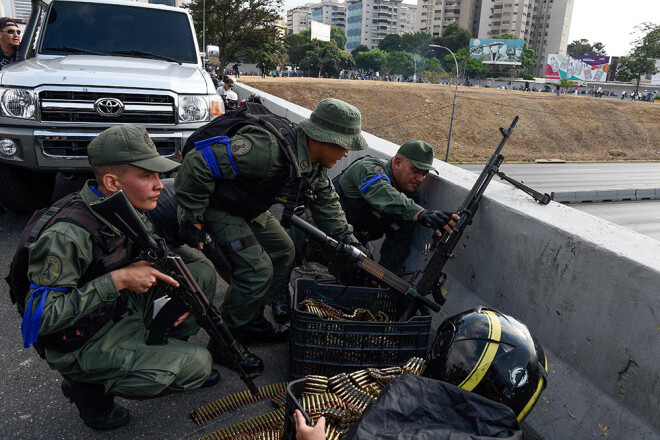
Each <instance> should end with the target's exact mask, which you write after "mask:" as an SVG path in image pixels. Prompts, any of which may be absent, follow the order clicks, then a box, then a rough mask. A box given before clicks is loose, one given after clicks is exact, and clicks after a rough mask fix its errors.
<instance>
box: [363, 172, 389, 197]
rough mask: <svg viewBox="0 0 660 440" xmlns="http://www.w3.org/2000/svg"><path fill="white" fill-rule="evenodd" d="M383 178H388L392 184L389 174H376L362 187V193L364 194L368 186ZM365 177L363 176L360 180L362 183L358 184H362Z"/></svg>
mask: <svg viewBox="0 0 660 440" xmlns="http://www.w3.org/2000/svg"><path fill="white" fill-rule="evenodd" d="M382 178H385V180H387V183H389V184H390V185H391V184H392V181H391V180H390V178H389V177H387V174H374V175H373V177H371V179H369V180H368V181H367V182H366V183H365V184H364V185H362V187H361V188H360V194H364V192H365V191H366V190H367V188H369V187H370V186H371V185H373V184H374V183H376V182H377V181H378V180H379V179H382ZM365 179H366V177H364V178H362V180H360V183H359V184H358V185H361V184H362V182H363V181H364V180H365Z"/></svg>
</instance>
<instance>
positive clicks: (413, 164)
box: [333, 141, 459, 271]
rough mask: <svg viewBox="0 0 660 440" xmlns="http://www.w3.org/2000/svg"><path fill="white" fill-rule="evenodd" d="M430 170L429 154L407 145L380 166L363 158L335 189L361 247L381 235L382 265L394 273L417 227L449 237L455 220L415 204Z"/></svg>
mask: <svg viewBox="0 0 660 440" xmlns="http://www.w3.org/2000/svg"><path fill="white" fill-rule="evenodd" d="M430 170H434V171H436V170H435V168H433V148H432V147H431V146H430V145H429V144H427V143H426V142H422V141H408V142H406V143H405V144H403V145H402V146H401V148H399V151H397V153H396V155H395V156H394V157H393V158H391V159H390V160H389V161H387V162H385V163H383V161H381V160H380V159H378V158H375V157H372V156H365V157H362V158H360V159H358V160H356V161H355V162H353V163H352V164H351V165H349V167H348V168H346V170H344V172H343V173H342V174H340V175H339V176H337V177H335V178H334V179H333V183H334V186H335V189H336V190H337V193H338V194H339V201H340V202H341V206H342V208H343V209H344V212H345V213H346V218H347V219H348V222H349V223H350V224H351V225H352V226H353V230H354V234H355V237H356V238H357V239H358V240H360V242H361V243H362V244H366V243H367V242H369V241H372V240H378V239H379V238H381V237H382V236H383V235H385V237H386V238H385V241H384V242H383V245H382V247H381V250H380V264H381V265H382V266H383V267H385V268H386V269H389V270H391V271H397V270H398V269H399V268H400V267H401V265H402V264H403V262H404V261H405V260H406V258H407V257H408V254H409V253H410V243H411V241H412V235H413V232H414V230H415V222H418V223H420V224H422V225H424V226H426V227H427V228H431V229H434V230H438V229H440V228H444V229H445V230H447V231H449V232H451V228H452V227H454V226H456V224H455V223H454V221H453V220H452V219H454V220H458V218H459V217H458V216H457V215H456V214H452V213H450V212H443V211H430V210H426V209H424V208H423V207H421V206H420V205H418V204H417V203H416V201H415V192H416V191H417V188H418V187H419V186H420V185H421V184H422V182H423V181H424V178H425V177H426V175H427V174H428V173H429V171H430Z"/></svg>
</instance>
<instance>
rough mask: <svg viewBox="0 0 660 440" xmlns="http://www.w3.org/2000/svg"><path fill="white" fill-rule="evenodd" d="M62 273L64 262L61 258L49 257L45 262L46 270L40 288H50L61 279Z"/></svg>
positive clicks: (42, 273)
mask: <svg viewBox="0 0 660 440" xmlns="http://www.w3.org/2000/svg"><path fill="white" fill-rule="evenodd" d="M61 273H62V262H61V261H60V259H59V258H57V257H55V256H53V255H49V256H47V257H46V261H44V268H43V270H42V271H41V277H39V285H40V286H50V285H52V284H53V283H54V282H55V281H57V279H58V278H59V277H60V274H61Z"/></svg>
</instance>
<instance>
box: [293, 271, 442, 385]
mask: <svg viewBox="0 0 660 440" xmlns="http://www.w3.org/2000/svg"><path fill="white" fill-rule="evenodd" d="M307 298H312V299H316V300H320V301H323V302H325V303H327V304H329V305H332V306H338V307H343V308H345V309H347V310H351V311H352V310H354V309H355V308H358V307H361V308H365V309H369V310H370V311H371V312H372V313H373V314H374V315H375V314H376V313H378V312H380V311H382V312H385V313H387V314H388V315H389V316H390V317H391V318H393V319H394V320H397V319H399V317H400V315H401V314H402V313H403V311H404V309H405V306H406V303H407V299H406V298H405V297H404V296H403V295H401V294H399V293H397V292H395V291H392V290H390V289H381V288H376V287H354V286H344V285H333V284H318V283H317V282H316V281H314V280H310V279H303V278H300V279H298V280H296V285H295V293H294V308H293V311H292V316H291V336H290V339H289V361H290V371H291V376H292V377H293V378H296V379H297V378H300V377H303V376H307V375H310V374H312V375H320V376H328V377H331V376H334V375H336V374H339V373H350V372H352V371H356V370H362V369H364V368H372V367H373V368H382V367H390V366H395V365H403V364H404V363H405V362H406V361H407V360H408V359H410V358H411V357H415V356H417V357H421V358H425V357H426V349H427V346H428V342H429V332H430V329H431V316H430V313H429V311H428V309H426V308H424V307H421V308H420V311H419V313H418V314H417V315H416V316H414V317H412V318H411V319H410V320H408V321H405V322H398V321H395V322H372V321H335V320H329V319H323V318H321V317H319V316H318V315H316V314H313V313H308V312H304V311H301V310H298V304H299V303H300V302H301V301H303V300H305V299H307Z"/></svg>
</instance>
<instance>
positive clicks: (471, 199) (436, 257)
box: [416, 116, 520, 302]
mask: <svg viewBox="0 0 660 440" xmlns="http://www.w3.org/2000/svg"><path fill="white" fill-rule="evenodd" d="M519 119H520V117H519V116H516V117H515V118H513V121H512V122H511V125H510V126H509V128H508V129H506V130H505V129H504V128H501V127H500V132H501V133H502V140H501V141H500V143H499V145H498V146H497V148H496V149H495V151H494V152H493V154H492V155H491V156H490V159H488V162H487V163H486V166H485V167H484V168H483V170H481V173H480V174H479V177H478V178H477V180H476V182H475V183H474V185H473V186H472V188H471V189H470V192H469V193H468V195H467V196H466V197H465V199H464V200H463V203H462V204H461V206H460V207H459V208H458V211H456V214H458V216H459V217H460V218H459V220H457V221H456V226H455V227H454V230H453V233H452V234H450V233H449V232H447V231H444V232H443V234H442V237H440V238H438V237H437V236H434V237H433V245H432V247H431V251H432V253H433V254H432V255H431V258H430V259H429V262H428V263H427V264H426V267H425V268H424V271H423V272H422V276H421V278H420V279H419V281H418V282H417V283H416V288H417V291H418V292H419V293H420V294H421V295H429V294H433V298H434V299H435V300H436V301H438V302H443V301H444V299H443V298H442V293H441V292H440V285H439V281H440V279H441V278H442V277H443V272H442V270H443V268H444V266H445V264H446V263H447V261H448V260H449V259H450V258H451V257H452V253H453V251H454V249H455V248H456V245H457V244H458V241H459V240H460V239H461V236H462V235H463V232H464V231H465V228H466V227H467V226H468V225H469V224H470V223H471V222H472V218H473V217H474V215H475V213H476V212H477V210H478V209H479V203H480V202H481V197H482V196H483V193H484V191H486V188H487V187H488V184H489V183H490V181H491V179H492V178H493V176H494V175H495V173H496V172H497V171H498V170H499V166H500V164H501V163H502V160H504V156H502V155H501V154H500V153H501V151H502V148H504V145H505V144H506V141H507V140H508V139H509V137H510V136H511V132H513V129H514V128H515V126H516V124H517V123H518V120H519Z"/></svg>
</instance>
